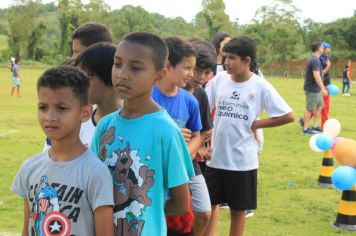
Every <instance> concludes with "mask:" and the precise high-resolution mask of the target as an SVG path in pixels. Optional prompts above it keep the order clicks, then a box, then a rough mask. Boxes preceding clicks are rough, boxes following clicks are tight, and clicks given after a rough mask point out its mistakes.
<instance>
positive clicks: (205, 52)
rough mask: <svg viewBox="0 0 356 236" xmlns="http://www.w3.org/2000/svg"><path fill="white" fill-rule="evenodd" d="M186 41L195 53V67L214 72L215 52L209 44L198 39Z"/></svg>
mask: <svg viewBox="0 0 356 236" xmlns="http://www.w3.org/2000/svg"><path fill="white" fill-rule="evenodd" d="M188 41H189V42H190V43H191V44H192V46H193V48H194V50H195V52H196V58H197V61H196V64H195V67H197V68H200V69H211V70H212V71H214V70H215V67H216V51H215V48H214V46H213V45H212V44H211V43H210V42H207V41H204V40H202V39H198V38H192V39H189V40H188Z"/></svg>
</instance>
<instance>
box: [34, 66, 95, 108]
mask: <svg viewBox="0 0 356 236" xmlns="http://www.w3.org/2000/svg"><path fill="white" fill-rule="evenodd" d="M65 87H69V88H71V89H72V91H73V94H74V96H75V97H76V98H77V99H78V100H79V101H80V103H81V104H82V105H87V104H88V88H89V80H88V78H87V77H85V75H83V73H81V72H80V71H79V70H78V69H77V68H76V67H73V66H58V67H54V68H50V69H48V70H46V71H45V72H44V73H43V74H42V75H41V77H40V78H39V79H38V81H37V92H39V90H40V89H41V88H50V89H53V90H55V89H60V88H65Z"/></svg>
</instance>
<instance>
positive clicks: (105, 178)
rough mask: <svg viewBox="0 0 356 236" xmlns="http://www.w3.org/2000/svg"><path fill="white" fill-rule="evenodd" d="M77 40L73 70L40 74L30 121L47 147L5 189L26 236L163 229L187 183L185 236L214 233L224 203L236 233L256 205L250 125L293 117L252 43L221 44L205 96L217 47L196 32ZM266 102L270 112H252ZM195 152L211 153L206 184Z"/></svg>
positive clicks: (177, 210) (178, 210)
mask: <svg viewBox="0 0 356 236" xmlns="http://www.w3.org/2000/svg"><path fill="white" fill-rule="evenodd" d="M81 42H82V41H80V43H81ZM78 45H79V44H78V42H76V43H75V42H74V41H73V49H75V51H76V52H78V51H80V50H81V49H83V51H81V54H80V55H76V56H75V57H76V65H77V66H78V69H77V68H75V67H69V66H60V67H57V68H54V69H50V70H48V71H46V72H45V73H44V74H43V75H42V76H41V78H40V79H39V81H38V95H39V112H38V114H39V122H40V125H41V127H42V128H43V130H44V132H45V134H46V135H47V137H49V138H50V139H51V140H52V146H51V147H49V150H47V151H45V152H43V153H42V154H38V155H36V156H34V157H33V158H31V159H29V160H27V161H26V162H25V163H24V164H23V165H22V167H21V168H20V171H19V172H18V174H17V176H16V178H15V181H14V183H13V186H12V190H13V191H14V192H16V193H17V194H19V195H20V196H22V197H24V198H25V205H24V206H25V207H24V210H25V223H24V232H23V235H26V234H27V232H31V233H33V234H35V235H42V234H45V233H44V232H47V231H48V232H51V233H58V232H64V231H63V230H67V231H66V232H68V234H77V235H94V234H95V235H112V234H113V233H114V234H115V235H166V234H167V227H166V220H165V216H173V215H181V214H184V213H186V212H188V211H189V208H190V201H189V199H190V194H189V187H190V190H191V193H192V209H193V211H194V224H193V222H190V224H191V225H193V226H194V235H215V232H216V224H217V221H218V205H219V204H222V203H228V205H229V207H230V211H231V225H230V235H242V234H243V231H244V223H245V213H244V211H245V210H249V209H255V208H256V207H257V168H258V158H257V141H256V140H258V135H257V133H256V130H257V129H259V128H267V127H274V126H279V125H283V124H286V123H288V122H292V121H293V120H294V115H293V112H292V110H291V109H290V107H289V106H288V105H287V104H286V102H285V101H284V100H283V99H282V98H281V96H280V95H279V94H278V92H277V91H276V90H275V89H274V88H273V87H272V86H271V85H270V84H269V83H268V82H267V81H265V80H264V79H261V78H259V77H258V76H257V75H254V74H253V73H251V72H250V69H251V68H250V67H251V64H253V63H255V62H256V44H255V42H254V41H253V40H252V39H250V38H248V37H245V36H240V37H236V38H233V39H231V41H230V42H228V43H226V45H225V46H224V47H223V52H224V53H225V55H226V61H225V66H226V68H227V72H222V73H219V74H218V75H217V76H216V77H215V78H214V79H213V80H212V81H211V82H210V83H209V84H208V86H207V88H206V92H205V91H204V90H203V89H202V88H201V85H202V84H203V83H204V82H205V81H206V80H207V78H208V77H209V76H210V75H211V73H212V71H213V70H214V69H215V66H216V61H215V59H216V54H215V52H214V48H213V47H212V46H211V45H210V44H209V43H207V42H204V41H202V40H198V39H194V40H191V43H189V42H187V41H184V40H182V39H180V38H177V37H169V38H166V39H165V40H164V41H163V40H162V39H161V38H159V37H158V36H155V35H153V34H151V33H145V32H136V33H130V34H127V35H125V36H124V37H123V39H122V40H121V41H120V43H119V45H118V47H117V48H115V47H114V46H112V45H110V44H107V43H99V44H95V45H92V46H90V47H88V48H87V46H85V48H84V47H81V46H80V45H79V46H78ZM77 46H78V47H77ZM115 50H116V51H115ZM73 51H74V50H73ZM73 55H74V53H73ZM167 61H168V64H167ZM111 67H112V70H111V74H110V73H109V71H110V68H111ZM82 72H83V74H82ZM109 74H110V75H111V76H110V77H111V79H112V82H111V81H110V80H109ZM88 79H89V81H88ZM89 83H90V87H89ZM88 87H89V102H90V103H92V104H94V103H95V104H97V110H96V112H95V113H94V114H93V115H92V119H91V120H92V121H93V123H97V122H98V121H99V122H98V125H97V127H96V129H95V134H94V137H93V139H92V143H91V145H90V146H91V149H92V150H93V151H94V153H95V154H96V155H94V154H93V153H91V151H89V150H87V149H86V147H85V145H83V143H82V141H81V139H80V135H79V133H80V132H79V131H80V128H81V123H82V122H84V121H85V120H87V119H89V118H90V116H91V109H92V108H91V105H89V104H88V97H87V96H88V95H87V93H88ZM180 87H185V89H186V90H187V91H185V90H184V89H182V88H180ZM193 95H194V96H193ZM120 97H121V98H122V99H123V107H122V109H118V108H119V106H120ZM156 102H157V103H158V104H157V103H156ZM209 106H210V108H211V109H214V108H216V113H215V117H214V126H215V127H214V130H213V139H212V140H213V145H214V148H213V150H212V153H210V150H209V149H207V148H205V147H204V142H205V141H207V140H208V139H209V138H210V132H211V129H212V127H213V126H212V122H211V119H210V114H209V111H210V108H209ZM162 107H163V108H164V109H166V110H164V109H163V108H162ZM263 109H265V110H266V111H267V112H268V113H269V115H270V116H271V117H272V118H267V119H260V120H257V118H258V116H259V114H260V113H261V111H262V110H263ZM110 112H112V113H110ZM109 113H110V114H109ZM107 114H108V115H107ZM104 115H106V116H104ZM172 118H173V119H172ZM82 127H83V126H82ZM197 153H199V154H200V155H201V156H203V157H205V158H206V159H207V160H208V162H207V165H208V166H207V169H206V183H205V180H204V178H203V177H202V175H201V174H202V173H201V170H200V168H199V165H198V164H197V161H196V159H195V158H196V156H197ZM98 160H101V162H100V161H98ZM192 160H193V162H192ZM102 162H103V163H104V164H105V165H104V164H103V163H102ZM193 166H194V168H193ZM110 174H111V176H110ZM37 182H38V183H37ZM188 182H189V187H188ZM84 196H85V198H84ZM211 210H212V216H211ZM53 215H54V216H53ZM52 216H53V217H52ZM51 217H52V218H51ZM58 219H59V220H58ZM61 219H62V220H61ZM112 222H113V223H114V224H113V223H112ZM113 226H114V227H113ZM177 235H183V234H179V233H178V234H177Z"/></svg>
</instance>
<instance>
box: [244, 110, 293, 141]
mask: <svg viewBox="0 0 356 236" xmlns="http://www.w3.org/2000/svg"><path fill="white" fill-rule="evenodd" d="M294 119H295V116H294V113H293V112H289V113H288V114H285V115H283V116H279V117H271V118H267V119H261V120H255V121H254V122H253V123H252V125H251V130H252V132H253V133H254V135H255V138H256V139H257V140H258V137H257V134H256V130H257V129H262V128H269V127H276V126H281V125H284V124H287V123H291V122H293V121H294Z"/></svg>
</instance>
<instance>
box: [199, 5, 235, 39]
mask: <svg viewBox="0 0 356 236" xmlns="http://www.w3.org/2000/svg"><path fill="white" fill-rule="evenodd" d="M202 5H203V10H202V11H201V12H199V13H198V14H197V15H196V17H195V26H196V28H197V29H201V34H205V35H204V36H203V35H202V36H203V37H204V38H206V39H212V38H213V37H214V36H215V34H216V33H217V32H219V31H227V29H231V22H230V19H229V16H228V15H227V14H226V13H225V3H224V1H223V0H203V3H202Z"/></svg>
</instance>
